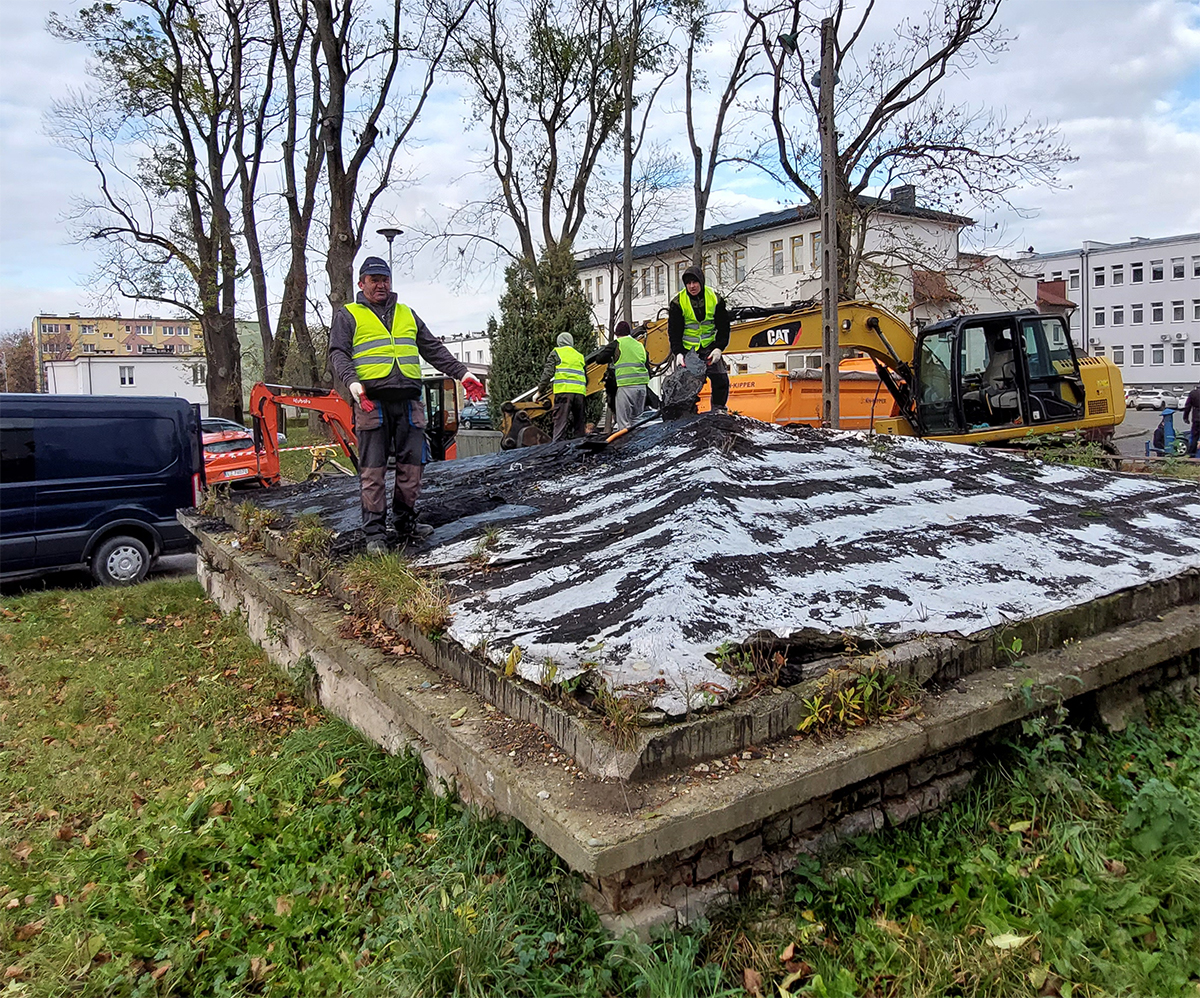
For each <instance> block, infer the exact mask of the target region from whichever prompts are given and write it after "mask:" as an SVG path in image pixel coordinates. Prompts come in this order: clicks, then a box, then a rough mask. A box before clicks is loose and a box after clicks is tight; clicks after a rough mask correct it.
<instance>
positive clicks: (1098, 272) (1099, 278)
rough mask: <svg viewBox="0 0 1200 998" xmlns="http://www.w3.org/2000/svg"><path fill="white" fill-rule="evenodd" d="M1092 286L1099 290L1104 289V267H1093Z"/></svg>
mask: <svg viewBox="0 0 1200 998" xmlns="http://www.w3.org/2000/svg"><path fill="white" fill-rule="evenodd" d="M1092 286H1093V287H1097V288H1102V287H1104V268H1103V267H1093V268H1092Z"/></svg>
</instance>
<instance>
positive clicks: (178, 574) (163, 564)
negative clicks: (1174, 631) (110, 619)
mask: <svg viewBox="0 0 1200 998" xmlns="http://www.w3.org/2000/svg"><path fill="white" fill-rule="evenodd" d="M195 577H196V556H195V555H194V554H172V555H168V556H167V557H166V558H160V559H159V560H158V561H157V562H156V563H155V565H154V567H153V568H151V569H150V575H149V577H148V578H149V580H151V581H161V580H164V579H194V578H195ZM95 584H96V583H95V582H93V581H92V577H91V575H90V574H89V573H88V572H83V571H73V572H52V573H50V574H49V575H43V576H40V577H39V578H36V579H22V580H20V581H17V582H6V583H4V585H3V586H2V587H0V593H3V595H5V596H21V595H23V594H25V593H32V592H40V591H42V590H45V589H90V588H91V587H92V586H94V585H95Z"/></svg>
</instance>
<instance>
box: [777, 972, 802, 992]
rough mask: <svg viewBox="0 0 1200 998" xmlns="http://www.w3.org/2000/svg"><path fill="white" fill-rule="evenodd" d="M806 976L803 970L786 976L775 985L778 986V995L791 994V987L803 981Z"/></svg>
mask: <svg viewBox="0 0 1200 998" xmlns="http://www.w3.org/2000/svg"><path fill="white" fill-rule="evenodd" d="M806 976H807V975H806V974H805V973H804V970H803V969H800V970H797V971H796V972H795V973H792V974H788V975H787V977H785V978H784V979H783V980H782V981H780V982H779V984H778V985H777V986H778V988H779V993H780V994H781V995H789V994H791V991H792V985H793V984H798V983H799V982H800V981H802V980H804V978H805V977H806Z"/></svg>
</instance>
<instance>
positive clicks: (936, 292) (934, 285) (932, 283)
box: [913, 267, 962, 305]
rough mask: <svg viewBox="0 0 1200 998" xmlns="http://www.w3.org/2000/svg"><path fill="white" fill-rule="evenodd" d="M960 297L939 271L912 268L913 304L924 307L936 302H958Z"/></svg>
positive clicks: (960, 299)
mask: <svg viewBox="0 0 1200 998" xmlns="http://www.w3.org/2000/svg"><path fill="white" fill-rule="evenodd" d="M960 301H962V295H960V294H959V293H958V292H957V291H955V290H954V289H953V288H952V287H950V284H949V283H948V282H947V280H946V275H945V274H944V273H942V272H941V271H939V270H920V269H918V268H916V267H914V268H913V303H914V304H916V305H924V304H927V303H931V302H932V303H938V302H960Z"/></svg>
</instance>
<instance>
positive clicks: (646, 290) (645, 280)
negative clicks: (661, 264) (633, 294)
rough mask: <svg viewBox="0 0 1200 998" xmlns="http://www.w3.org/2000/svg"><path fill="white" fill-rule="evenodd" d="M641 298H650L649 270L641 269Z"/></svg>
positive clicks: (646, 268)
mask: <svg viewBox="0 0 1200 998" xmlns="http://www.w3.org/2000/svg"><path fill="white" fill-rule="evenodd" d="M642 297H643V298H649V297H650V268H649V267H643V268H642Z"/></svg>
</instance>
